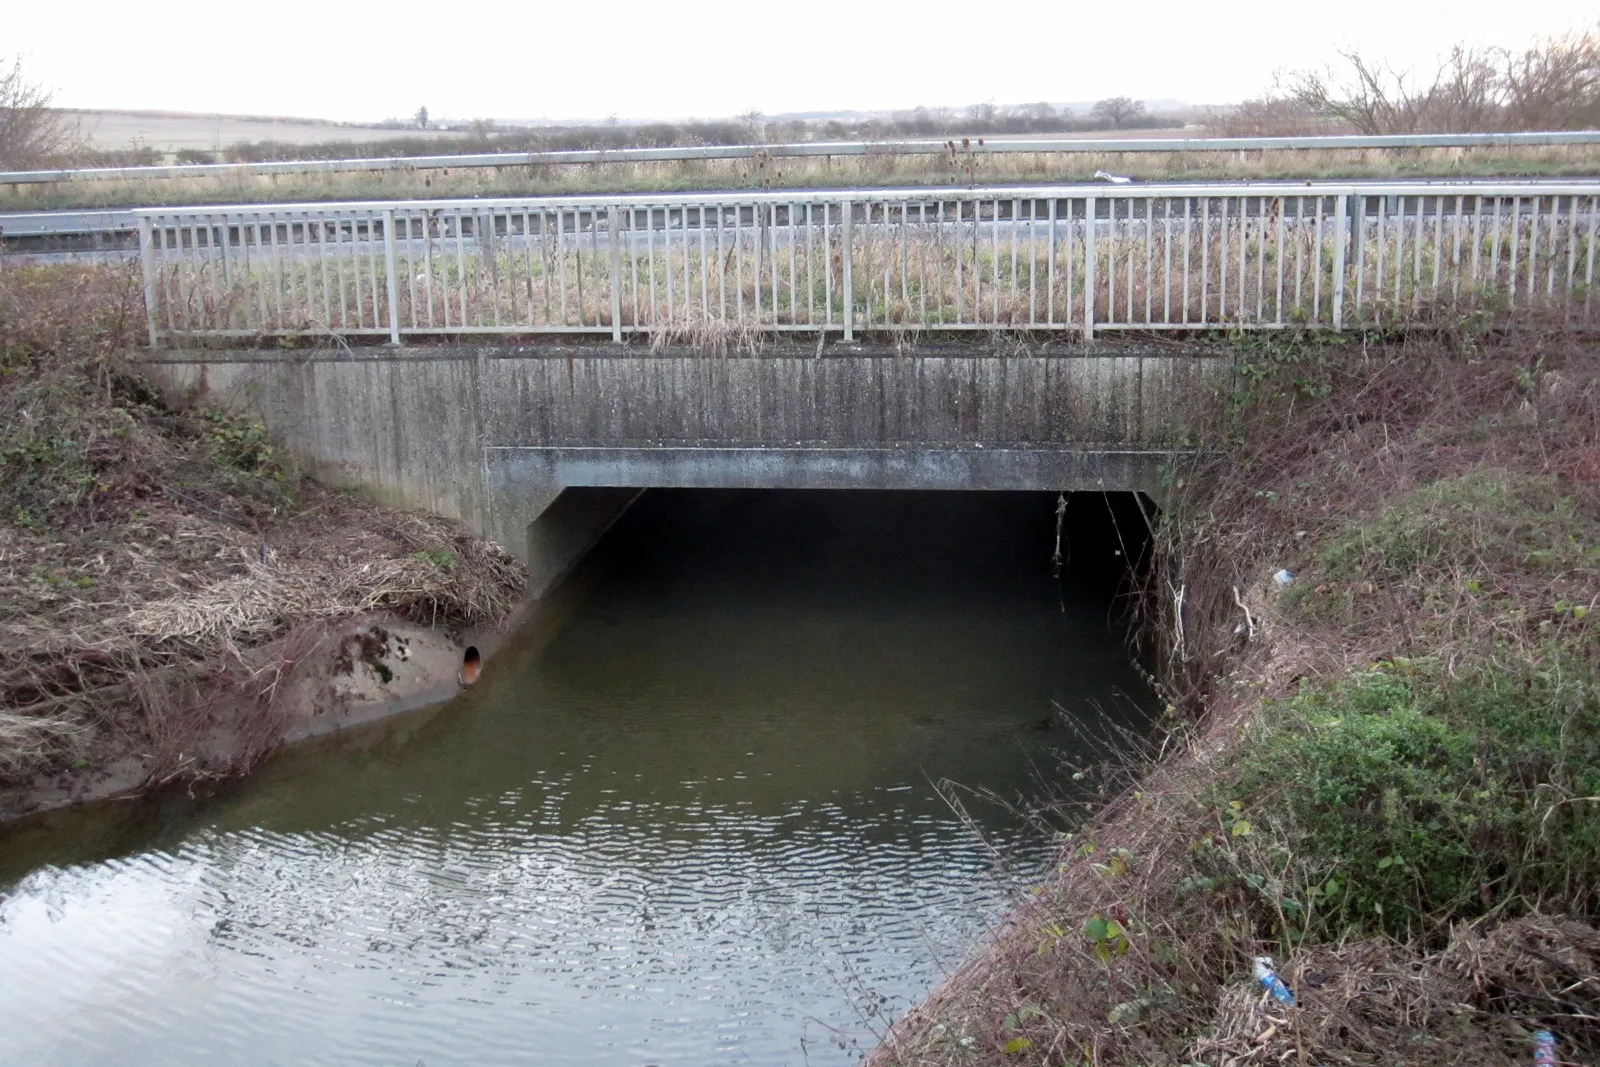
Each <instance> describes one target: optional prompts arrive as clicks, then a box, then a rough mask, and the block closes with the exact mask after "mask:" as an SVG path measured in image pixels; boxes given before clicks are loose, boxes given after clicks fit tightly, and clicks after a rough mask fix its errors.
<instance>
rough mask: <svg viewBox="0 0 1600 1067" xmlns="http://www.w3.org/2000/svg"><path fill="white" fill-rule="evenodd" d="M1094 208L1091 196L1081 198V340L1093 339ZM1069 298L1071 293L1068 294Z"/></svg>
mask: <svg viewBox="0 0 1600 1067" xmlns="http://www.w3.org/2000/svg"><path fill="white" fill-rule="evenodd" d="M1094 210H1095V200H1094V197H1092V196H1086V197H1084V198H1083V340H1084V343H1085V344H1087V343H1088V342H1090V341H1093V340H1094ZM1068 296H1069V298H1070V296H1071V294H1068Z"/></svg>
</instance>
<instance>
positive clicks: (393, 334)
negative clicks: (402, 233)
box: [383, 208, 400, 345]
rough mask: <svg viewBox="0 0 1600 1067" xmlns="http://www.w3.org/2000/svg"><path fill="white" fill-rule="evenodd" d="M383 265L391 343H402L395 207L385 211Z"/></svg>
mask: <svg viewBox="0 0 1600 1067" xmlns="http://www.w3.org/2000/svg"><path fill="white" fill-rule="evenodd" d="M383 265H384V276H385V278H386V279H387V281H388V286H387V288H388V290H389V343H390V344H392V345H398V344H399V343H400V287H399V284H398V280H397V279H396V278H395V262H394V208H388V209H387V210H385V211H384V213H383Z"/></svg>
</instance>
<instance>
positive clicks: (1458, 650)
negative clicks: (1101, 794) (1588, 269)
mask: <svg viewBox="0 0 1600 1067" xmlns="http://www.w3.org/2000/svg"><path fill="white" fill-rule="evenodd" d="M1597 354H1600V353H1597V348H1596V346H1595V344H1594V343H1593V341H1592V340H1585V339H1582V338H1579V337H1576V336H1573V335H1572V334H1571V333H1569V332H1568V331H1566V330H1565V329H1564V328H1562V326H1561V325H1560V324H1549V325H1546V324H1540V323H1536V322H1527V323H1524V324H1523V325H1522V326H1520V327H1518V328H1517V329H1514V330H1512V331H1511V332H1509V333H1504V334H1489V333H1486V332H1482V331H1479V330H1477V329H1475V328H1474V326H1473V323H1471V322H1462V323H1457V324H1452V325H1442V326H1441V327H1440V328H1439V329H1437V330H1433V331H1428V332H1427V333H1425V334H1422V333H1417V334H1413V335H1411V336H1409V337H1405V338H1398V337H1347V338H1315V339H1313V338H1296V337H1285V338H1273V339H1269V340H1265V341H1258V340H1255V339H1249V338H1247V339H1243V340H1240V341H1239V342H1238V373H1237V375H1236V378H1235V382H1234V385H1233V387H1232V389H1231V391H1230V392H1229V393H1228V394H1227V395H1224V396H1219V397H1217V405H1216V407H1215V409H1214V410H1213V412H1212V417H1213V418H1214V421H1213V422H1211V423H1210V424H1209V425H1207V426H1204V427H1197V429H1196V434H1197V437H1198V438H1202V439H1203V440H1204V441H1205V442H1207V443H1209V444H1210V445H1211V446H1212V447H1210V448H1207V449H1204V450H1202V452H1201V455H1200V458H1198V459H1196V460H1195V461H1194V462H1193V463H1192V464H1191V465H1189V466H1186V467H1184V468H1182V469H1177V470H1174V471H1173V472H1172V483H1171V495H1170V500H1169V507H1168V511H1167V512H1166V514H1165V515H1164V516H1163V521H1162V522H1161V524H1160V526H1159V528H1158V530H1157V545H1156V552H1155V557H1154V558H1155V562H1154V565H1153V566H1152V568H1151V570H1150V572H1149V573H1148V575H1147V576H1146V586H1145V589H1144V592H1143V595H1142V597H1141V599H1140V608H1139V618H1138V620H1137V621H1138V624H1139V630H1140V632H1141V633H1142V634H1143V635H1144V636H1145V638H1146V639H1148V640H1150V642H1151V643H1152V645H1153V646H1155V647H1156V648H1157V649H1158V652H1157V658H1158V660H1159V663H1160V671H1159V675H1160V678H1161V679H1162V681H1163V684H1164V689H1165V693H1166V695H1167V697H1168V700H1169V706H1168V711H1167V716H1168V722H1167V726H1168V727H1169V735H1168V737H1167V738H1166V742H1167V743H1166V745H1165V746H1164V748H1165V750H1166V751H1167V752H1168V753H1169V754H1168V755H1167V756H1166V757H1165V758H1163V759H1161V760H1159V761H1156V760H1154V759H1152V760H1150V761H1149V762H1148V763H1146V764H1145V765H1144V766H1142V767H1123V768H1122V769H1121V771H1120V772H1117V773H1111V772H1107V773H1108V778H1107V785H1108V793H1109V794H1110V795H1114V796H1115V799H1114V800H1113V801H1112V802H1111V803H1110V804H1109V805H1107V806H1106V807H1104V808H1103V809H1102V810H1100V811H1099V812H1098V813H1096V814H1095V815H1093V816H1092V817H1091V818H1090V819H1089V820H1088V821H1087V822H1086V823H1084V824H1083V825H1082V826H1081V828H1080V829H1079V830H1078V831H1077V832H1076V833H1075V834H1073V835H1072V836H1071V837H1070V838H1069V839H1068V840H1067V841H1066V842H1065V844H1064V846H1063V850H1062V852H1061V854H1060V860H1059V865H1058V866H1057V868H1056V869H1055V870H1054V871H1052V872H1051V873H1050V874H1049V875H1048V876H1047V877H1046V878H1044V879H1043V881H1042V882H1041V884H1039V885H1038V886H1036V887H1035V889H1034V890H1033V893H1032V896H1031V898H1030V899H1029V900H1028V901H1027V903H1025V904H1023V905H1021V906H1019V907H1018V908H1017V909H1016V911H1015V912H1014V913H1013V914H1012V915H1011V916H1010V918H1009V920H1008V922H1007V923H1006V924H1005V926H1004V927H1003V928H1002V929H1000V930H999V931H997V932H996V934H995V936H994V938H993V939H992V941H991V942H990V943H988V944H987V945H986V946H985V947H984V948H983V949H982V950H981V951H980V952H979V953H978V955H977V956H976V958H975V959H974V960H973V961H972V962H971V963H969V964H968V966H967V967H966V968H964V969H963V970H962V971H960V972H958V973H957V975H956V976H955V977H954V978H953V979H952V980H951V981H949V982H948V983H947V984H946V985H945V987H944V988H943V989H941V990H939V991H938V992H936V993H935V994H934V995H933V996H932V997H931V998H930V999H929V1000H928V1001H927V1002H926V1003H924V1004H922V1005H920V1006H918V1007H916V1008H914V1009H913V1010H912V1011H911V1012H910V1013H909V1014H908V1015H907V1016H906V1017H905V1018H903V1019H902V1020H900V1021H899V1022H898V1023H897V1024H896V1025H894V1026H893V1027H891V1028H889V1029H888V1030H887V1031H886V1032H885V1034H884V1035H883V1040H882V1043H881V1046H880V1047H879V1049H878V1050H877V1052H876V1053H875V1054H874V1055H873V1057H872V1060H871V1062H873V1063H875V1064H878V1065H880V1067H885V1065H889V1064H906V1065H909V1064H984V1063H995V1064H1000V1063H1006V1064H1016V1063H1047V1064H1059V1063H1071V1064H1077V1063H1093V1064H1129V1065H1132V1064H1175V1065H1176V1064H1193V1063H1204V1064H1244V1063H1268V1062H1274V1063H1275V1062H1301V1063H1312V1062H1315V1063H1335V1062H1337V1063H1376V1062H1383V1063H1390V1064H1402V1063H1404V1064H1435V1063H1437V1064H1446V1063H1479V1064H1489V1063H1508V1064H1509V1063H1515V1062H1525V1061H1526V1060H1527V1059H1528V1058H1529V1056H1530V1049H1531V1046H1530V1044H1529V1041H1530V1034H1531V1032H1532V1031H1533V1030H1535V1029H1536V1028H1541V1027H1543V1028H1549V1029H1551V1030H1552V1031H1554V1032H1555V1033H1556V1034H1557V1036H1558V1040H1559V1041H1560V1042H1561V1048H1562V1049H1563V1050H1565V1051H1564V1055H1563V1058H1564V1059H1565V1060H1568V1061H1584V1062H1587V1057H1589V1056H1594V1055H1596V1054H1600V1025H1597V1023H1596V1022H1595V1020H1596V1019H1597V1018H1600V984H1597V983H1596V979H1595V975H1596V974H1597V973H1600V935H1597V934H1596V931H1595V929H1594V927H1593V926H1592V925H1591V924H1592V923H1593V922H1594V920H1595V918H1596V914H1597V911H1600V691H1597V681H1596V679H1597V668H1600V641H1597V640H1596V636H1595V632H1594V630H1595V621H1594V620H1595V611H1596V610H1597V608H1600V374H1597V370H1600V361H1597V358H1596V357H1597ZM1280 571H1288V572H1292V574H1293V578H1292V580H1288V581H1287V582H1286V583H1285V579H1286V578H1287V575H1285V576H1282V577H1280V578H1277V579H1275V578H1274V576H1275V575H1277V574H1278V572H1280ZM1175 741H1176V742H1178V743H1177V744H1174V743H1173V742H1175ZM1259 956H1270V957H1272V958H1273V959H1274V960H1275V961H1276V964H1277V966H1278V968H1279V972H1280V973H1281V975H1282V977H1283V978H1284V980H1285V981H1286V982H1287V983H1288V986H1289V987H1290V988H1291V990H1292V991H1293V995H1294V997H1295V998H1297V1004H1296V1006H1295V1007H1293V1008H1287V1007H1284V1006H1282V1005H1279V1004H1277V1003H1276V1002H1275V1001H1272V1000H1270V999H1268V997H1267V995H1266V993H1265V992H1264V991H1263V989H1262V987H1261V986H1260V985H1259V984H1257V982H1256V981H1255V979H1254V978H1253V976H1252V971H1253V966H1254V961H1255V959H1256V957H1259ZM1297 1057H1298V1058H1297Z"/></svg>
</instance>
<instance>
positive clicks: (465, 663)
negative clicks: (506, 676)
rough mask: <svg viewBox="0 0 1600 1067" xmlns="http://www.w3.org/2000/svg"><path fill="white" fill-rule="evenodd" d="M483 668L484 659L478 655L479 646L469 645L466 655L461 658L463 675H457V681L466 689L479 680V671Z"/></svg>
mask: <svg viewBox="0 0 1600 1067" xmlns="http://www.w3.org/2000/svg"><path fill="white" fill-rule="evenodd" d="M482 666H483V657H482V656H480V655H478V646H477V645H468V646H467V651H466V654H465V655H463V656H462V657H461V673H459V674H457V675H456V681H458V682H460V683H461V688H463V689H465V688H466V687H467V686H469V685H471V684H472V683H473V682H476V681H477V680H478V671H479V670H480V669H481V668H482Z"/></svg>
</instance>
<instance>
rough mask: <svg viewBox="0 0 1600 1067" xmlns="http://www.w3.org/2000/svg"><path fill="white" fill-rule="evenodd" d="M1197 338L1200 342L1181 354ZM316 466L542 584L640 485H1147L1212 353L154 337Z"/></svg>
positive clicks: (175, 379)
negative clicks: (732, 350)
mask: <svg viewBox="0 0 1600 1067" xmlns="http://www.w3.org/2000/svg"><path fill="white" fill-rule="evenodd" d="M1196 351H1200V350H1196ZM153 358H154V363H153V369H155V370H156V371H157V372H158V376H159V377H160V378H161V379H163V380H164V382H165V383H166V384H167V385H168V386H170V387H173V388H177V389H186V388H194V387H203V388H204V389H206V390H207V391H209V392H210V393H211V394H212V395H213V396H215V397H217V398H219V399H222V400H223V401H225V402H227V403H230V404H234V405H238V406H242V407H246V408H248V409H250V410H252V411H255V412H257V413H259V414H260V415H261V417H262V418H263V420H264V421H265V423H266V424H267V425H268V426H269V427H270V428H271V429H272V430H273V431H274V432H275V433H276V434H277V435H278V436H279V437H280V439H282V440H284V441H287V442H289V443H291V445H292V446H293V447H294V448H296V449H297V451H298V452H299V453H300V454H301V455H302V456H303V457H304V458H305V459H306V460H307V461H308V462H309V463H310V464H311V465H312V467H313V469H314V470H315V471H316V473H317V474H318V475H319V476H320V477H321V478H323V479H324V480H326V481H328V482H331V483H333V484H337V485H346V486H353V487H359V488H361V489H363V490H364V491H366V492H368V493H371V494H374V495H377V496H378V497H379V498H381V499H384V500H386V501H388V502H391V503H395V504H399V505H404V506H409V507H417V508H424V509H428V510H431V511H435V512H439V513H441V514H445V515H450V516H453V517H455V518H459V519H461V520H463V521H464V522H466V523H467V524H468V525H469V526H471V527H472V528H474V529H475V530H477V531H479V532H480V533H482V534H485V535H487V536H488V537H490V538H491V539H493V540H495V541H497V542H499V543H500V544H501V545H502V546H504V547H505V548H506V549H507V550H508V551H510V552H511V553H512V554H513V555H515V556H517V557H519V558H520V559H522V560H523V561H524V562H526V563H527V564H528V565H529V567H530V570H531V572H532V582H533V593H534V594H535V595H537V594H538V593H540V592H542V591H543V590H544V589H546V588H548V587H549V586H550V585H551V584H552V583H553V582H554V581H555V580H556V579H557V578H559V576H560V575H561V573H562V572H564V571H565V570H566V569H567V567H568V566H570V564H571V563H572V562H573V561H574V560H575V559H576V558H577V557H578V556H579V555H581V553H582V552H583V551H584V550H586V549H587V548H588V547H589V545H590V544H591V543H592V542H593V541H594V540H595V538H597V537H598V536H599V534H600V533H602V532H603V531H604V529H605V528H606V527H607V526H608V525H609V524H610V522H611V521H612V520H613V519H615V518H616V517H617V516H618V515H620V514H621V512H622V510H623V509H624V508H625V507H626V506H627V504H628V503H630V502H631V501H632V499H633V498H634V496H636V495H637V493H638V492H639V490H641V489H647V488H656V487H707V488H709V487H719V488H829V489H839V488H863V489H1058V490H1082V489H1107V490H1137V491H1143V492H1146V493H1149V494H1151V495H1153V496H1157V497H1159V491H1160V484H1161V467H1162V463H1163V461H1164V460H1165V459H1166V458H1167V457H1168V456H1169V455H1170V453H1171V451H1172V450H1174V449H1178V448H1181V447H1183V446H1182V440H1181V436H1182V434H1183V432H1184V430H1185V427H1186V425H1187V419H1188V417H1189V415H1190V413H1191V412H1192V410H1193V409H1194V407H1195V406H1196V404H1195V401H1196V399H1197V398H1200V397H1203V396H1204V395H1206V386H1207V383H1208V380H1210V379H1212V378H1214V377H1215V376H1217V375H1219V374H1226V372H1227V369H1228V367H1229V360H1228V359H1227V358H1226V357H1223V356H1219V355H1216V354H1214V353H1213V354H1189V355H1181V354H1174V353H1171V352H1157V351H1150V352H1140V351H1137V350H1132V349H1127V348H1124V349H1122V350H1113V351H1100V350H1089V351H1085V350H1084V349H1083V348H1082V347H1081V346H1078V345H1072V346H1070V347H1068V348H1065V349H1060V348H1052V347H1050V346H1043V347H1028V346H1023V345H1018V344H1008V345H1000V346H995V345H988V344H982V345H955V344H928V345H922V346H918V347H917V348H915V349H909V350H907V349H896V348H894V347H893V346H870V345H854V346H843V345H836V346H831V347H829V348H827V349H825V350H824V351H822V352H820V353H819V352H818V351H817V350H816V348H815V346H806V347H781V346H778V347H774V346H768V347H763V348H760V349H758V350H756V351H754V352H750V351H745V352H740V353H737V354H723V355H706V354H705V353H703V352H700V351H695V350H688V349H678V348H664V349H661V350H658V351H655V352H651V351H649V350H644V351H641V350H639V349H638V348H636V347H631V346H620V347H619V346H613V345H610V344H601V345H587V346H584V345H570V344H566V345H548V344H547V345H474V346H460V345H447V346H438V347H420V346H419V347H407V348H405V349H402V350H400V351H398V352H396V351H386V350H384V349H381V348H366V349H362V348H356V349H350V350H338V349H335V350H327V349H323V350H318V351H310V352H284V351H282V350H272V349H267V350H224V351H206V350H188V351H173V352H162V353H158V354H156V355H155V356H154V357H153Z"/></svg>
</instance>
